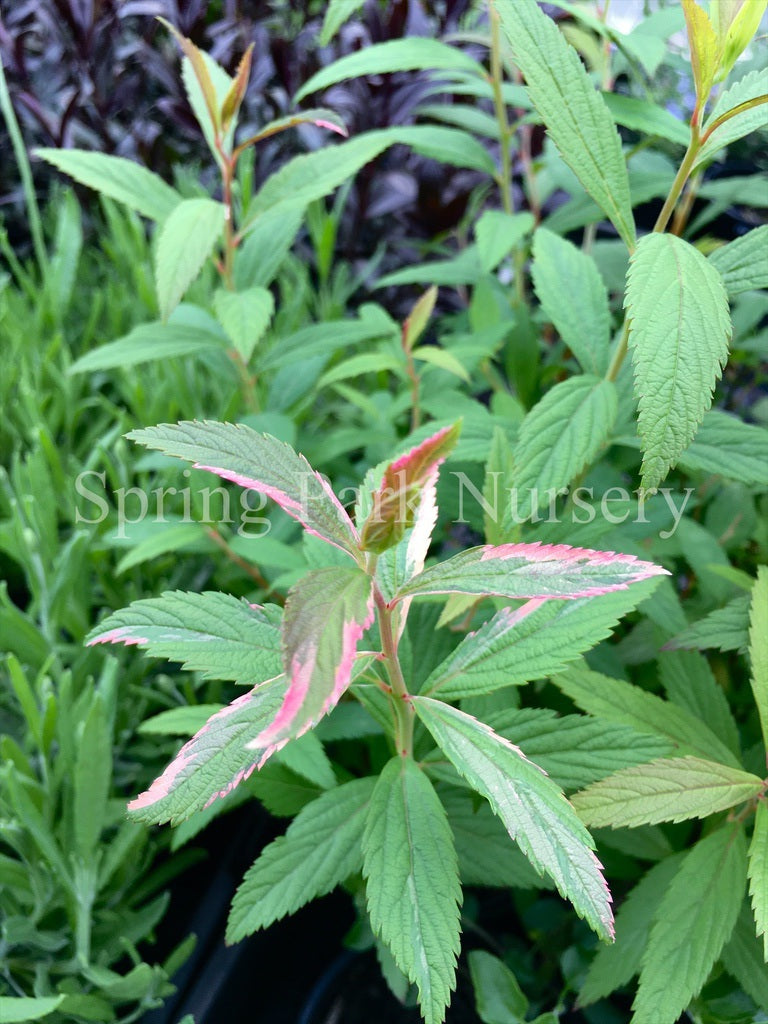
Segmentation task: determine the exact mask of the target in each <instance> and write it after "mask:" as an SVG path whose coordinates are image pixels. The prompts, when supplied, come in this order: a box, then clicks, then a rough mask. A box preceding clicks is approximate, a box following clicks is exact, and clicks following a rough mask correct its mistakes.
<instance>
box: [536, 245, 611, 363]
mask: <svg viewBox="0 0 768 1024" xmlns="http://www.w3.org/2000/svg"><path fill="white" fill-rule="evenodd" d="M531 273H532V276H533V284H534V287H535V289H536V295H537V296H538V299H539V302H540V303H541V306H542V309H543V310H544V313H545V314H546V316H547V318H548V319H549V320H551V321H552V323H553V324H554V325H555V327H556V328H557V332H558V334H559V335H560V337H561V338H562V339H563V341H564V342H565V344H566V345H567V346H568V348H569V349H570V350H571V351H572V352H573V354H574V355H575V356H576V358H577V359H578V361H579V362H580V363H581V368H582V369H583V370H584V372H585V373H594V374H597V375H598V376H602V375H603V374H604V373H605V371H606V370H607V369H608V359H609V355H610V351H609V350H610V340H611V313H610V307H609V305H608V292H607V290H606V287H605V283H604V282H603V279H602V277H601V276H600V271H599V270H598V269H597V264H596V263H595V261H594V260H593V259H592V257H591V256H589V255H587V253H585V252H582V251H581V249H577V248H576V246H575V245H574V244H573V242H569V241H568V240H567V239H565V238H561V237H560V236H559V235H556V234H555V233H554V231H548V230H547V229H546V228H539V229H538V230H537V231H536V234H535V235H534V236H533V267H532V271H531ZM577 379H578V378H577Z"/></svg>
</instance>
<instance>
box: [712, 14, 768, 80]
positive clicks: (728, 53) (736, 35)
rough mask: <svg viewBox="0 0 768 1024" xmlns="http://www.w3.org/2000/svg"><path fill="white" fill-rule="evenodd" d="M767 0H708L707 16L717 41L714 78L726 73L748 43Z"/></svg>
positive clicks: (757, 26)
mask: <svg viewBox="0 0 768 1024" xmlns="http://www.w3.org/2000/svg"><path fill="white" fill-rule="evenodd" d="M766 6H768V0H752V2H747V0H712V2H711V3H710V9H709V16H710V18H711V19H712V25H713V27H714V29H715V32H716V33H717V38H718V42H719V43H720V50H721V55H720V69H719V72H718V76H717V77H718V80H719V81H722V79H724V78H725V77H726V76H727V75H728V74H730V72H731V69H732V68H733V65H734V64H735V63H736V60H737V58H738V57H739V56H740V55H741V53H742V52H743V51H744V49H745V48H746V47H747V46H748V45H749V43H751V42H752V39H753V38H754V36H755V33H756V32H757V31H758V29H759V27H760V22H761V20H762V17H763V15H764V14H765V9H766Z"/></svg>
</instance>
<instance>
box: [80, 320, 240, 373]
mask: <svg viewBox="0 0 768 1024" xmlns="http://www.w3.org/2000/svg"><path fill="white" fill-rule="evenodd" d="M225 345H226V340H225V339H224V338H223V337H222V336H221V335H219V334H213V333H212V332H211V331H207V330H205V329H204V328H200V327H188V326H185V325H184V324H175V323H167V324H166V323H163V322H162V321H160V320H156V321H154V322H152V323H148V324H140V325H139V326H138V327H134V328H133V330H132V331H130V333H128V334H126V335H125V336H124V337H122V338H118V339H117V340H116V341H110V342H109V344H107V345H101V346H99V348H95V349H93V351H92V352H86V354H85V355H84V356H81V357H80V358H79V359H77V360H75V362H74V363H73V364H72V366H71V367H70V369H69V372H70V373H93V372H94V371H95V370H112V369H114V367H116V366H119V367H129V366H135V365H136V364H137V363H148V362H153V361H154V360H156V359H175V358H183V359H189V358H190V357H192V356H195V355H197V354H198V353H200V352H210V351H211V350H214V349H219V350H223V349H224V348H225Z"/></svg>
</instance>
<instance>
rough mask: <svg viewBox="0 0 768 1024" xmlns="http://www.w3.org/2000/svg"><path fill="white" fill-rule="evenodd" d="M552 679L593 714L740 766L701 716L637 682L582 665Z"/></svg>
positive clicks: (682, 748) (684, 751) (682, 749)
mask: <svg viewBox="0 0 768 1024" xmlns="http://www.w3.org/2000/svg"><path fill="white" fill-rule="evenodd" d="M552 682H553V683H554V685H555V686H557V687H558V689H560V690H562V692H563V693H564V694H566V696H568V697H570V698H571V700H572V701H573V702H574V704H576V705H577V706H578V707H580V708H581V709H582V711H586V712H587V713H588V714H590V715H594V716H595V717H596V718H604V719H607V720H608V721H609V722H619V723H622V724H624V725H631V726H632V728H633V729H637V731H638V732H650V733H653V734H654V735H656V736H663V737H664V738H665V739H668V740H670V741H671V742H672V743H674V744H675V745H676V747H677V748H678V750H679V751H680V753H681V754H694V755H696V756H697V757H701V758H703V759H704V760H712V759H713V758H717V760H718V761H720V762H722V764H727V765H730V766H731V767H732V768H738V767H740V765H739V760H738V758H737V757H736V755H735V754H734V753H733V751H732V750H731V749H730V748H729V747H727V746H726V745H725V744H724V743H723V742H722V741H721V740H720V739H718V737H717V736H716V735H715V734H714V733H713V732H712V730H711V729H709V728H708V727H707V726H706V725H705V724H704V723H703V722H702V721H701V719H700V718H698V717H696V716H695V715H692V714H691V713H690V712H689V711H686V710H685V708H681V707H678V706H677V705H676V704H672V703H670V702H669V701H665V700H662V699H661V697H657V696H656V694H654V693H648V692H647V691H646V690H641V689H640V687H639V686H633V685H632V684H631V683H626V682H624V680H622V679H613V678H612V677H611V676H606V675H603V674H602V673H600V672H593V671H592V670H591V669H588V668H581V667H578V668H577V667H574V668H569V669H567V670H566V671H565V672H563V673H561V674H560V675H556V676H553V677H552Z"/></svg>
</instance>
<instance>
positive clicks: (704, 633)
mask: <svg viewBox="0 0 768 1024" xmlns="http://www.w3.org/2000/svg"><path fill="white" fill-rule="evenodd" d="M748 628H749V595H748V594H742V595H740V596H739V597H734V598H733V600H731V601H729V602H728V604H726V605H724V606H723V607H722V608H716V609H715V611H713V612H710V613H709V615H705V616H704V618H703V619H699V621H698V622H694V623H693V625H692V626H689V627H688V629H686V630H684V631H683V632H682V633H678V635H677V636H676V637H674V639H672V640H670V641H669V642H668V643H667V644H666V645H665V646H666V647H667V648H668V649H669V650H673V651H674V650H698V651H707V650H711V649H713V648H715V649H716V650H718V651H746V649H747V643H748V639H749V637H748Z"/></svg>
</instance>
